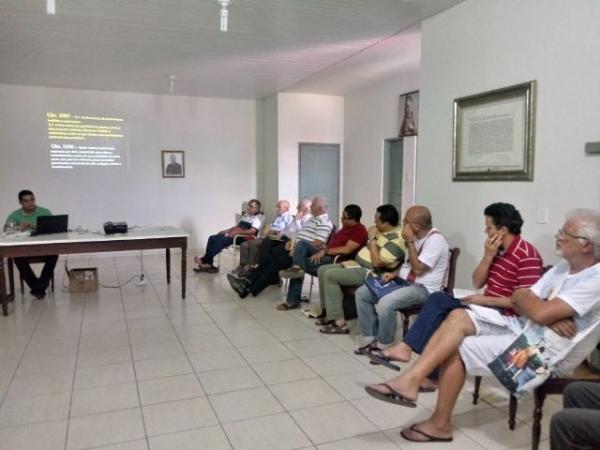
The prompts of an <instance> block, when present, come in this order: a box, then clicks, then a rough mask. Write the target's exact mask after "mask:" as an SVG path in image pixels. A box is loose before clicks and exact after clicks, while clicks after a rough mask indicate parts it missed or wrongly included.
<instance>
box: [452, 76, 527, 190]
mask: <svg viewBox="0 0 600 450" xmlns="http://www.w3.org/2000/svg"><path fill="white" fill-rule="evenodd" d="M535 97H536V82H535V81H528V82H526V83H521V84H516V85H514V86H509V87H505V88H501V89H496V90H493V91H488V92H484V93H482V94H476V95H471V96H468V97H462V98H458V99H456V100H454V132H453V145H452V179H453V180H454V181H533V163H534V137H535Z"/></svg>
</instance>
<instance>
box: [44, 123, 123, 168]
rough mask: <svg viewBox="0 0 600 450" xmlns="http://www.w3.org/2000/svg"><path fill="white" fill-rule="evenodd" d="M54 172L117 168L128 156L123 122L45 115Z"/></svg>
mask: <svg viewBox="0 0 600 450" xmlns="http://www.w3.org/2000/svg"><path fill="white" fill-rule="evenodd" d="M46 119H47V121H48V139H49V141H50V165H51V167H52V168H53V169H74V168H77V167H90V166H92V167H93V166H103V167H115V166H117V167H119V166H122V165H123V163H124V161H123V160H124V159H125V158H126V156H127V139H126V134H125V120H124V119H122V118H120V117H110V116H96V115H83V114H73V113H70V112H48V113H46Z"/></svg>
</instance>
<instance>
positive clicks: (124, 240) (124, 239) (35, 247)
mask: <svg viewBox="0 0 600 450" xmlns="http://www.w3.org/2000/svg"><path fill="white" fill-rule="evenodd" d="M188 237H189V234H188V233H186V232H185V231H183V230H180V229H179V228H175V227H170V226H163V227H139V228H135V229H132V230H130V231H129V232H127V233H123V234H120V233H119V234H111V235H104V234H100V233H90V232H75V231H71V232H68V233H57V234H46V235H39V236H28V235H26V234H23V233H19V234H16V235H5V234H1V235H0V300H1V302H2V314H3V315H4V316H7V315H8V300H9V298H10V297H11V295H12V296H14V292H15V288H14V269H13V266H12V260H10V262H8V263H7V262H6V261H5V260H6V259H10V258H14V257H17V256H43V255H65V254H74V253H98V252H120V251H127V250H149V249H158V248H164V249H166V264H167V283H171V249H172V248H180V249H181V298H182V299H184V298H185V282H186V257H187V240H188ZM6 266H8V267H6ZM5 268H7V271H8V276H9V283H8V284H9V286H10V293H8V292H7V289H6V288H7V283H6V275H5Z"/></svg>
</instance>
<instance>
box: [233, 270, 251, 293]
mask: <svg viewBox="0 0 600 450" xmlns="http://www.w3.org/2000/svg"><path fill="white" fill-rule="evenodd" d="M227 281H228V282H229V285H230V286H231V289H233V290H234V291H235V292H236V293H237V295H239V297H240V298H246V297H248V294H249V293H250V291H248V283H246V282H245V281H243V280H240V279H239V278H236V277H235V276H234V275H232V274H230V273H228V274H227Z"/></svg>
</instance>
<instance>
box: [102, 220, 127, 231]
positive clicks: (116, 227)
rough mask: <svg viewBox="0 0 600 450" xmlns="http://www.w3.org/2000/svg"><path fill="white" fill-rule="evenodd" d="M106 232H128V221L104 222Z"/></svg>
mask: <svg viewBox="0 0 600 450" xmlns="http://www.w3.org/2000/svg"><path fill="white" fill-rule="evenodd" d="M104 233H105V234H115V233H127V222H104Z"/></svg>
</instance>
